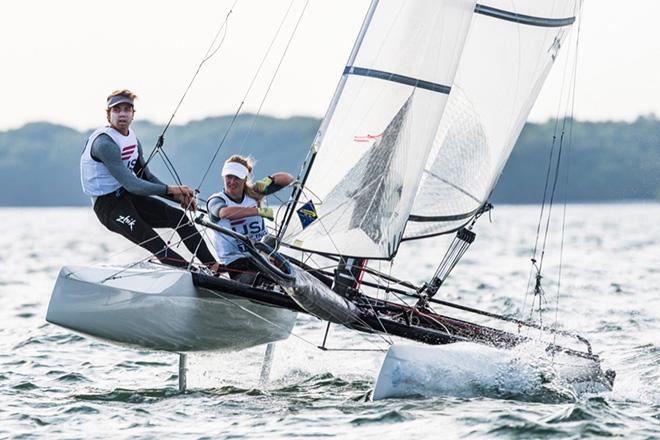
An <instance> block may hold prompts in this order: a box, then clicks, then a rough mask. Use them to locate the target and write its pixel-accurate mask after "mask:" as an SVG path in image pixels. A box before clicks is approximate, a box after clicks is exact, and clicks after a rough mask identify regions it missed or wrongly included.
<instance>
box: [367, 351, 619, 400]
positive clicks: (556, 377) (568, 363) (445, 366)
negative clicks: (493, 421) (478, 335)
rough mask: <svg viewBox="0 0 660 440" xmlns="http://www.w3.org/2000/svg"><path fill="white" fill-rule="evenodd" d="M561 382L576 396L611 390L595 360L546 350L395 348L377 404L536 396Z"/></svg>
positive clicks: (375, 394) (388, 358)
mask: <svg viewBox="0 0 660 440" xmlns="http://www.w3.org/2000/svg"><path fill="white" fill-rule="evenodd" d="M553 381H557V382H558V383H559V384H565V385H566V386H569V387H571V388H572V389H573V391H574V392H577V393H581V392H584V391H591V392H597V391H605V390H607V389H611V387H610V385H609V384H608V382H607V379H606V378H605V376H604V374H603V372H602V371H601V368H600V364H599V362H597V361H594V360H592V359H586V358H582V357H578V356H569V355H565V354H557V355H555V358H554V359H550V358H549V355H546V354H545V353H544V352H543V350H541V351H540V352H537V353H534V350H527V349H526V348H520V349H517V348H514V349H503V348H495V347H490V346H486V345H483V344H476V343H470V342H458V343H454V344H448V345H436V346H428V345H426V346H422V345H403V344H394V345H391V346H390V348H389V350H388V352H387V355H386V356H385V359H384V360H383V364H382V366H381V368H380V371H379V373H378V378H377V379H376V384H375V385H374V390H373V394H372V398H373V400H379V399H386V398H393V397H409V396H414V395H421V396H426V397H430V396H441V395H457V396H469V395H473V394H478V395H481V394H482V393H484V392H487V391H488V390H492V391H495V392H513V393H521V394H529V393H534V392H535V391H537V390H539V389H541V388H542V387H543V386H544V385H546V384H548V383H550V382H553Z"/></svg>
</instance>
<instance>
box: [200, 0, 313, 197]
mask: <svg viewBox="0 0 660 440" xmlns="http://www.w3.org/2000/svg"><path fill="white" fill-rule="evenodd" d="M294 1H295V0H291V3H289V8H288V9H287V11H286V13H285V15H284V17H282V20H281V21H280V25H279V27H278V28H277V31H276V33H275V35H274V36H273V38H272V39H271V43H270V45H269V46H268V49H267V50H266V53H265V54H264V56H263V58H262V60H261V63H260V64H259V67H258V68H257V71H256V72H255V74H254V76H253V77H252V81H251V82H250V84H249V86H248V89H247V90H246V92H245V94H244V95H243V99H242V100H241V103H240V104H239V105H238V108H237V109H236V112H235V113H234V116H233V117H232V120H231V122H230V124H229V126H228V127H227V130H225V133H224V134H223V136H222V139H221V140H220V143H219V144H218V147H217V148H216V150H215V153H214V154H213V157H212V158H211V161H210V162H209V165H208V167H207V168H206V171H204V174H203V175H202V179H201V180H200V182H199V185H197V189H198V190H199V189H200V188H201V186H202V185H203V184H204V181H205V180H206V177H207V176H208V173H209V171H210V170H211V168H212V167H213V163H214V162H215V160H216V158H217V157H218V153H219V152H220V149H221V148H222V147H223V145H224V144H225V141H226V140H227V137H228V136H229V133H230V132H231V130H232V128H233V127H234V123H235V122H236V119H237V118H238V115H239V114H240V112H241V110H242V108H243V105H244V104H245V101H246V99H247V96H248V94H249V93H250V91H251V90H252V86H253V85H254V82H255V80H256V78H257V76H258V75H259V72H260V71H261V68H262V66H263V64H264V62H265V60H266V58H267V57H268V54H269V53H270V50H271V49H272V47H273V44H274V42H275V40H276V39H277V37H278V35H279V33H280V30H281V29H282V25H283V24H284V22H285V21H286V18H287V17H288V15H289V11H290V10H291V6H292V5H293V2H294ZM307 3H309V0H307V2H306V3H305V7H304V8H303V10H302V12H301V14H300V17H299V18H298V21H297V23H296V26H295V28H294V29H293V32H292V33H291V36H290V37H289V42H288V43H287V46H286V48H285V50H284V53H282V56H281V57H280V60H279V64H278V65H277V70H275V73H274V74H273V76H272V78H271V80H270V83H269V85H268V89H267V90H266V93H265V94H264V97H263V99H262V100H261V104H260V106H259V112H260V111H261V106H263V103H264V102H265V100H266V97H267V96H268V93H269V92H270V88H271V86H272V85H273V82H274V81H275V77H276V76H277V73H278V71H279V68H280V66H281V65H282V62H283V61H284V57H285V56H286V53H287V51H288V49H289V45H290V44H291V41H292V40H293V37H294V36H295V34H296V31H297V30H298V24H300V21H301V20H302V17H303V15H304V13H305V9H306V8H307ZM259 112H258V113H259ZM258 113H257V114H258ZM255 119H256V115H255ZM253 126H254V120H253V123H252V126H251V127H250V129H249V130H248V134H249V133H250V131H251V130H252V127H253ZM243 144H245V140H244V141H243ZM242 149H243V147H242V146H241V151H242Z"/></svg>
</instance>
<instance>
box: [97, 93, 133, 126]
mask: <svg viewBox="0 0 660 440" xmlns="http://www.w3.org/2000/svg"><path fill="white" fill-rule="evenodd" d="M114 96H124V97H126V98H129V99H130V100H131V101H135V100H136V99H137V95H136V94H135V93H133V92H131V91H130V90H128V89H117V90H115V91H114V92H112V93H110V94H109V95H108V97H107V98H106V101H108V100H109V99H110V98H112V97H114ZM133 112H135V107H134V108H133ZM105 117H106V119H107V120H108V122H110V109H109V108H106V109H105Z"/></svg>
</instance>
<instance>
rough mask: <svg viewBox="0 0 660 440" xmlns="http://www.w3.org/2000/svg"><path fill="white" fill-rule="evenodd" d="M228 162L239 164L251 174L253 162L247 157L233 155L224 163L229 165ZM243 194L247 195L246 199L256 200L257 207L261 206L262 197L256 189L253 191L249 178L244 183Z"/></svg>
mask: <svg viewBox="0 0 660 440" xmlns="http://www.w3.org/2000/svg"><path fill="white" fill-rule="evenodd" d="M230 162H236V163H240V164H241V165H243V166H244V167H245V168H247V170H248V171H249V172H250V173H251V172H252V169H253V168H254V163H255V160H254V159H253V158H251V157H249V156H248V157H244V156H239V155H238V154H234V155H233V156H231V157H230V158H229V159H227V160H226V161H225V163H230ZM245 193H246V194H247V195H248V197H251V198H253V199H254V200H256V201H257V205H259V206H261V201H262V200H263V198H264V195H263V194H261V193H260V192H258V191H257V190H256V189H254V184H253V183H252V180H251V179H250V176H248V178H247V180H246V181H245Z"/></svg>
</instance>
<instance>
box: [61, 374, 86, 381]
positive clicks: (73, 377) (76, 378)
mask: <svg viewBox="0 0 660 440" xmlns="http://www.w3.org/2000/svg"><path fill="white" fill-rule="evenodd" d="M57 381H58V382H64V383H77V382H89V379H87V378H86V377H85V376H83V375H82V374H80V373H68V374H65V375H63V376H60V377H58V378H57Z"/></svg>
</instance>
